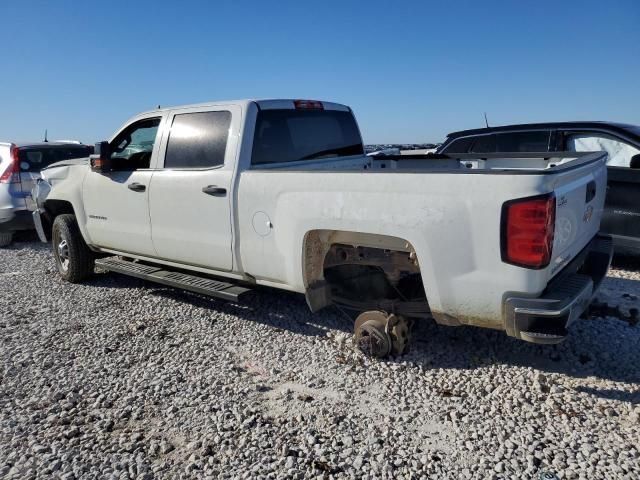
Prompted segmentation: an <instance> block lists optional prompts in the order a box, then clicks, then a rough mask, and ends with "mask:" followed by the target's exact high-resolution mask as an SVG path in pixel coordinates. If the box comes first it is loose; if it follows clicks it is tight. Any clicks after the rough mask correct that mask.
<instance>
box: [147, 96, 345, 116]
mask: <svg viewBox="0 0 640 480" xmlns="http://www.w3.org/2000/svg"><path fill="white" fill-rule="evenodd" d="M251 103H253V104H256V105H257V106H258V108H259V109H263V110H273V109H292V110H293V109H295V108H305V107H306V108H314V106H315V108H318V109H324V110H340V111H345V112H347V111H350V110H351V109H350V108H349V107H348V106H346V105H343V104H340V103H335V102H327V101H324V100H302V99H292V98H264V99H240V100H223V101H211V102H203V103H192V104H188V105H173V106H170V107H163V108H157V109H154V110H148V111H146V112H143V113H141V114H138V115H136V116H141V115H147V114H152V113H162V112H167V111H170V110H175V109H178V108H179V109H183V108H206V107H213V106H217V107H219V106H224V105H241V106H247V105H249V104H251Z"/></svg>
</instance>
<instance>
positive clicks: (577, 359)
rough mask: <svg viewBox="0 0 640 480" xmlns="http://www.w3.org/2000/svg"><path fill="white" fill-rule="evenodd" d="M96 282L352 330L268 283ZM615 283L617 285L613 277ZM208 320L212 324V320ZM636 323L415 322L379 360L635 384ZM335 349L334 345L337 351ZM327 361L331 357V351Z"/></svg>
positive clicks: (261, 319)
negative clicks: (520, 326)
mask: <svg viewBox="0 0 640 480" xmlns="http://www.w3.org/2000/svg"><path fill="white" fill-rule="evenodd" d="M615 281H616V282H618V284H620V283H621V282H622V285H623V287H622V288H623V290H625V291H626V289H624V285H625V284H627V283H628V284H629V290H631V287H633V289H636V290H637V288H638V286H637V283H638V282H637V281H633V280H627V279H615ZM89 283H90V284H91V285H92V286H94V287H104V288H117V289H119V288H146V289H148V290H149V293H150V294H152V295H156V296H160V297H163V298H166V299H167V300H169V301H175V302H180V303H182V302H186V303H189V304H191V305H194V306H197V307H201V308H204V309H208V310H211V311H212V312H216V313H219V314H226V315H234V316H236V317H239V318H240V319H242V320H247V321H249V322H254V323H259V324H263V325H266V326H268V327H271V328H273V329H274V333H277V332H278V331H282V330H287V331H290V332H292V333H294V334H296V335H304V336H318V337H325V338H326V337H327V333H328V332H329V331H334V332H335V331H336V330H337V331H340V332H344V333H349V334H350V333H351V332H352V327H353V324H352V321H351V320H349V318H348V317H347V316H346V315H344V314H343V313H341V312H340V311H338V310H337V309H335V308H328V309H325V310H323V311H321V312H319V313H316V314H312V313H311V312H310V311H309V310H308V307H307V305H306V302H305V299H304V297H303V296H302V295H298V294H293V293H289V292H283V291H278V290H272V289H267V288H264V289H260V288H259V289H257V290H256V291H255V292H254V294H253V296H252V297H251V298H250V300H249V301H248V302H246V303H245V304H242V305H239V304H233V303H230V302H224V301H218V300H215V299H210V298H208V297H203V296H201V295H198V294H193V293H190V292H184V291H179V290H174V289H172V288H168V287H162V286H158V285H156V284H154V283H149V282H146V281H144V280H138V279H135V278H131V277H125V276H121V275H116V274H98V275H96V276H95V277H94V279H92V280H91V281H90V282H89ZM616 286H618V285H616ZM212 328H216V327H215V324H214V326H212ZM639 345H640V328H637V327H636V328H631V327H629V326H627V325H626V324H624V323H622V322H620V321H616V320H612V319H607V320H605V319H599V320H580V321H577V322H576V323H575V324H574V325H573V326H572V328H571V333H570V335H569V337H568V338H567V340H565V342H563V343H561V344H559V345H554V346H544V345H535V344H530V343H526V342H523V341H520V340H516V339H514V338H511V337H508V336H507V335H506V334H505V333H503V332H499V331H493V330H486V329H481V328H474V327H445V326H439V325H436V324H435V323H434V322H431V321H422V322H418V323H417V324H416V327H415V328H414V333H413V342H412V350H411V352H409V354H407V355H404V356H402V357H398V358H391V359H387V360H383V361H386V362H396V363H403V364H405V365H409V366H421V367H423V368H427V369H436V368H440V369H460V370H468V371H473V370H476V369H482V368H486V367H490V366H495V365H499V364H502V365H509V366H516V367H523V368H528V367H531V368H536V369H538V370H541V371H543V372H545V373H558V374H562V375H566V376H569V377H573V378H586V377H597V378H601V379H606V380H613V381H620V382H627V383H633V384H635V385H638V386H639V387H640V373H639V372H638V365H640V348H639V347H638V346H639ZM339 353H340V352H339V351H336V355H338V354H339ZM327 361H334V359H331V358H328V359H327ZM585 393H591V394H593V395H598V396H601V397H602V398H616V399H619V400H623V401H627V402H629V401H630V402H634V403H636V402H637V395H636V394H631V393H629V392H626V391H617V390H602V391H598V390H597V389H589V392H586V391H585Z"/></svg>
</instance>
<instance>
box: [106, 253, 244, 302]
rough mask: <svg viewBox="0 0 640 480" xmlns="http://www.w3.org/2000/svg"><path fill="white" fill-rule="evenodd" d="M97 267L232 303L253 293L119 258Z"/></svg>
mask: <svg viewBox="0 0 640 480" xmlns="http://www.w3.org/2000/svg"><path fill="white" fill-rule="evenodd" d="M96 265H97V266H98V267H101V268H104V269H105V270H108V271H110V272H115V273H121V274H123V275H129V276H131V277H136V278H141V279H143V280H148V281H150V282H155V283H160V284H162V285H166V286H168V287H174V288H180V289H182V290H188V291H190V292H195V293H200V294H202V295H207V296H209V297H214V298H220V299H222V300H230V301H232V302H239V301H241V300H242V299H243V298H244V297H246V295H247V294H248V293H250V292H251V290H250V289H248V288H245V287H241V286H239V285H234V284H232V283H227V282H223V281H220V280H214V279H212V278H209V277H206V276H204V275H203V276H199V275H193V274H189V273H182V272H178V271H174V270H165V269H164V268H163V267H160V266H156V265H148V264H144V263H138V262H134V261H132V260H123V259H122V258H119V257H106V258H100V259H98V260H96Z"/></svg>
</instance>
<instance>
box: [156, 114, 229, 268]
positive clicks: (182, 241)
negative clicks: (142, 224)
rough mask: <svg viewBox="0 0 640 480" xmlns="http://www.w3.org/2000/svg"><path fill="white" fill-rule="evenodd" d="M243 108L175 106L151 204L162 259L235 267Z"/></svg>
mask: <svg viewBox="0 0 640 480" xmlns="http://www.w3.org/2000/svg"><path fill="white" fill-rule="evenodd" d="M240 115H241V109H240V107H239V106H236V105H231V106H229V105H225V106H221V107H219V108H215V107H207V108H190V109H181V110H174V111H172V112H171V113H170V116H169V118H168V121H167V129H168V133H167V135H165V138H164V140H163V145H162V154H161V158H162V161H161V162H160V165H159V166H160V168H159V169H158V170H156V172H155V173H154V176H153V179H152V182H151V188H150V195H149V207H150V216H151V225H152V238H153V245H154V247H155V249H156V252H157V255H158V257H159V258H162V259H165V260H170V261H173V262H178V263H183V264H188V265H194V266H200V267H206V268H211V269H214V270H227V271H228V270H231V269H232V268H233V262H232V240H233V233H232V211H231V206H232V198H231V195H230V193H231V191H232V188H231V182H232V180H233V173H234V166H235V157H236V152H237V148H238V139H239V136H240V135H239V133H240V121H241V118H240Z"/></svg>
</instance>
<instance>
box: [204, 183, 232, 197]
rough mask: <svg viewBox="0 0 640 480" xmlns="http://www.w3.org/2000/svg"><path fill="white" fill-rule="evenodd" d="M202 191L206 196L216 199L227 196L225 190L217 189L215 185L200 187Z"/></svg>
mask: <svg viewBox="0 0 640 480" xmlns="http://www.w3.org/2000/svg"><path fill="white" fill-rule="evenodd" d="M202 191H203V192H204V193H206V194H207V195H214V196H216V197H224V196H225V195H226V194H227V189H226V188H222V187H218V186H217V185H207V186H206V187H202Z"/></svg>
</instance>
